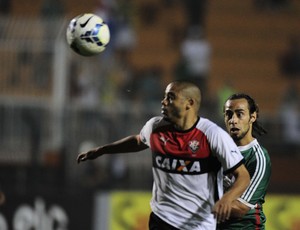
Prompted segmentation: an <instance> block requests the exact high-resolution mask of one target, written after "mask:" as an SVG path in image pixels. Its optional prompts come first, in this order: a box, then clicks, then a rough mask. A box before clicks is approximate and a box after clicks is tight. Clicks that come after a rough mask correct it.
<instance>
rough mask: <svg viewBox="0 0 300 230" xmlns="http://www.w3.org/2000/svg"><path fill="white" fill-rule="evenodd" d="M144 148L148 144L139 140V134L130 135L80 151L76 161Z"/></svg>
mask: <svg viewBox="0 0 300 230" xmlns="http://www.w3.org/2000/svg"><path fill="white" fill-rule="evenodd" d="M146 148H148V146H147V145H145V144H144V143H143V142H141V140H140V137H139V135H132V136H128V137H125V138H123V139H121V140H118V141H115V142H113V143H111V144H107V145H103V146H100V147H98V148H95V149H91V150H89V151H87V152H83V153H80V154H79V155H78V157H77V163H80V162H82V161H86V160H94V159H96V158H97V157H99V156H102V155H104V154H114V153H129V152H137V151H142V150H144V149H146Z"/></svg>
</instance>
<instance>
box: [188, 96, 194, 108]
mask: <svg viewBox="0 0 300 230" xmlns="http://www.w3.org/2000/svg"><path fill="white" fill-rule="evenodd" d="M187 101H188V103H187V105H186V108H187V109H190V108H191V107H193V105H194V104H195V101H194V99H193V98H189V99H188V100H187Z"/></svg>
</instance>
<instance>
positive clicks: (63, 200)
mask: <svg viewBox="0 0 300 230" xmlns="http://www.w3.org/2000/svg"><path fill="white" fill-rule="evenodd" d="M3 2H5V1H3ZM8 2H10V7H8V8H5V4H2V6H1V7H2V9H1V10H2V13H1V17H0V53H1V55H0V59H1V61H0V146H1V147H0V188H1V189H2V190H3V191H4V192H5V194H6V196H7V199H6V203H5V205H4V206H2V207H0V229H1V230H2V229H3V230H6V229H5V227H7V229H38V230H47V229H49V230H50V229H58V227H60V229H71V230H77V229H78V230H82V229H93V230H96V229H97V230H99V229H100V230H106V229H113V230H117V229H135V230H136V229H145V224H146V223H147V218H148V212H147V211H149V199H150V195H149V192H150V191H151V185H152V184H151V180H152V178H151V156H150V153H149V152H148V151H145V152H142V153H139V154H136V153H132V154H127V155H115V156H104V157H102V158H101V159H99V160H97V161H94V162H89V163H87V164H81V165H77V164H76V161H75V159H76V156H77V154H78V152H79V151H81V150H83V149H84V148H90V147H92V146H94V145H100V144H103V143H106V142H108V141H113V140H116V139H118V138H119V137H122V136H124V135H127V134H133V133H135V132H137V131H139V130H140V128H141V127H142V125H143V124H144V122H145V121H146V120H147V119H148V118H149V117H151V116H152V115H156V114H159V113H160V98H161V96H162V90H163V89H164V87H165V85H166V84H167V82H169V81H170V80H173V79H174V69H175V66H176V63H177V62H178V60H179V57H180V48H179V47H180V42H182V40H181V38H182V37H181V36H182V33H183V31H184V30H185V29H186V24H187V18H188V16H187V15H186V12H185V11H184V10H183V7H182V4H180V1H176V0H174V1H172V0H170V1H167V0H166V1H158V0H155V1H153V0H152V1H149V0H148V1H146V0H143V1H137V0H132V1H118V2H120V8H118V10H117V12H115V14H116V15H120V14H121V15H122V16H124V17H125V18H126V20H123V19H122V18H121V19H119V18H118V20H116V22H112V23H115V24H113V25H114V26H112V29H113V31H112V42H111V47H108V49H107V50H106V51H105V52H104V53H103V54H101V55H99V56H97V57H93V58H83V57H80V56H78V55H76V54H75V53H73V52H72V51H71V50H70V49H69V48H68V47H67V46H66V42H65V29H66V26H67V24H68V22H69V20H70V19H71V18H73V17H74V16H76V15H78V14H80V13H83V12H99V10H101V12H105V13H108V12H107V9H104V8H103V5H102V7H101V6H100V4H99V2H98V1H96V0H87V1H71V0H62V1H61V3H62V8H59V7H58V5H57V6H56V7H58V8H54V10H53V11H52V12H51V8H48V11H46V10H44V8H43V7H44V5H43V3H44V2H43V1H42V0H27V1H20V0H11V1H8ZM45 2H47V1H45ZM49 2H52V3H59V1H49ZM103 2H105V1H103ZM255 2H259V1H250V0H245V1H239V0H231V1H217V0H211V1H207V4H206V7H205V14H204V15H205V20H204V23H203V29H204V30H205V34H206V39H207V41H209V43H210V45H211V47H212V56H211V70H210V73H209V77H208V86H207V94H206V95H205V96H204V97H206V98H205V100H207V101H209V103H206V104H204V106H203V109H202V112H203V114H202V115H204V116H208V117H211V118H212V119H213V120H215V121H216V122H218V123H220V124H221V123H222V122H221V120H220V114H221V110H219V108H218V107H219V106H218V104H217V103H215V99H216V98H217V97H218V92H219V91H220V90H221V89H222V87H223V86H225V85H226V84H227V81H228V80H230V83H231V84H233V86H234V89H235V90H238V91H245V92H247V93H249V94H251V95H253V96H254V97H255V98H256V100H257V102H258V104H259V106H260V108H261V118H260V119H261V120H262V123H263V124H264V125H265V126H266V127H267V129H268V130H269V134H268V135H267V136H265V137H263V138H261V139H260V140H261V142H262V143H263V145H264V146H265V147H266V148H267V149H268V150H269V153H270V156H271V159H272V163H273V174H272V178H271V184H270V187H269V194H268V196H267V203H266V213H267V218H268V225H267V227H268V228H267V229H280V230H281V229H291V230H292V229H293V230H294V229H300V214H299V212H298V211H297V210H298V209H299V207H300V196H298V194H299V192H300V182H299V181H300V176H299V175H300V174H299V166H298V162H299V156H300V155H299V154H300V152H299V146H297V145H296V146H293V148H292V149H289V148H288V146H287V144H286V143H285V142H284V135H283V131H282V130H283V126H282V123H281V120H280V116H279V114H280V110H281V101H282V99H283V97H284V93H285V91H286V89H287V87H288V85H289V84H294V85H296V86H298V87H299V85H300V76H297V77H296V78H293V79H292V80H291V79H290V78H288V77H287V76H284V74H283V73H282V72H281V71H280V70H279V63H278V58H279V56H280V55H281V53H282V52H283V51H284V50H285V48H286V46H287V41H288V40H289V38H290V36H291V35H296V36H298V38H299V36H300V23H299V22H300V2H299V1H298V0H293V1H289V4H288V5H285V6H281V7H274V8H272V7H270V8H269V7H267V8H259V9H258V8H256V7H255V4H254V3H255ZM270 2H272V1H270ZM274 2H276V1H274ZM278 2H280V1H278ZM49 9H50V10H49ZM105 10H106V11H105ZM47 12H48V13H49V14H47ZM53 12H54V13H53ZM114 17H115V15H113V16H112V18H111V19H115V18H114ZM116 18H117V17H116ZM122 26H124V27H126V28H128V29H129V32H131V33H129V35H128V34H127V35H128V36H129V38H130V39H131V41H129V42H128V40H126V39H125V43H124V44H119V43H118V36H117V31H118V30H119V29H120V28H122ZM127 32H128V31H127ZM125 34H126V33H125ZM114 35H115V36H114ZM126 42H127V43H126ZM160 89H161V90H160ZM160 91H161V92H160ZM298 93H299V92H298ZM299 143H300V140H299ZM25 223H26V224H25ZM18 226H19V228H18ZM20 226H21V227H20Z"/></svg>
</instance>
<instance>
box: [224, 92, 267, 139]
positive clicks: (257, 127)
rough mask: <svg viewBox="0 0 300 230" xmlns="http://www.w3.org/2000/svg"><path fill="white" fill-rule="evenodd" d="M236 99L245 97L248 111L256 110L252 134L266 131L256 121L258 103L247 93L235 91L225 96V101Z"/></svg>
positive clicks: (260, 133) (261, 133)
mask: <svg viewBox="0 0 300 230" xmlns="http://www.w3.org/2000/svg"><path fill="white" fill-rule="evenodd" d="M237 99H246V101H247V102H248V108H249V112H250V114H252V113H254V112H256V114H257V117H256V120H255V122H254V123H253V126H252V127H253V134H252V135H253V136H254V137H255V136H256V135H255V134H258V135H259V136H261V135H263V134H266V133H268V132H267V130H266V129H265V128H264V127H263V126H262V125H261V124H260V123H259V122H258V117H259V107H258V104H257V103H256V102H255V100H254V99H253V98H252V97H251V96H249V95H248V94H245V93H235V94H232V95H231V96H230V97H228V98H227V100H226V101H229V100H237Z"/></svg>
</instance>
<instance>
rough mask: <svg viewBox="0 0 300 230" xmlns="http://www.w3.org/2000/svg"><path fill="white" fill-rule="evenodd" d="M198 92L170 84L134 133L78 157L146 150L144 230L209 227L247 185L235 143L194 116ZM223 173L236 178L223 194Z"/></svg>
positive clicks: (222, 218) (223, 217) (227, 213)
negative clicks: (148, 190)
mask: <svg viewBox="0 0 300 230" xmlns="http://www.w3.org/2000/svg"><path fill="white" fill-rule="evenodd" d="M200 102H201V92H200V90H199V88H198V87H197V86H196V85H194V84H192V83H189V82H172V83H170V84H169V85H168V86H167V88H166V90H165V96H164V98H163V100H162V102H161V104H162V116H158V117H153V118H152V119H150V120H149V121H148V122H147V123H146V124H145V126H144V127H143V128H142V130H141V132H140V133H139V134H138V135H133V136H129V137H126V138H124V139H121V140H119V141H116V142H114V143H111V144H107V145H104V146H100V147H98V148H96V149H92V150H90V151H88V152H84V153H81V154H79V155H78V158H77V161H78V163H79V162H81V161H85V160H88V159H95V158H97V157H99V156H101V155H103V154H113V153H125V152H136V151H141V150H144V149H146V148H150V149H151V151H152V159H153V162H152V171H153V178H154V183H153V190H152V199H151V208H152V213H151V215H150V220H149V229H150V230H176V229H177V230H178V229H180V230H202V229H207V230H211V229H215V228H216V224H217V221H218V222H222V221H225V220H226V219H228V218H229V217H230V214H231V207H232V205H231V204H232V202H233V201H234V200H236V199H237V198H238V197H240V196H241V195H242V194H243V192H244V191H245V189H246V188H247V186H248V185H249V182H250V177H249V173H248V172H247V170H246V168H245V166H244V164H243V162H244V158H243V156H242V155H241V153H240V151H239V149H238V148H237V146H236V144H235V143H234V141H233V140H232V138H231V137H230V136H229V134H228V133H226V132H225V131H224V130H223V129H221V128H220V127H219V126H217V125H216V124H215V123H213V122H211V121H210V120H208V119H206V118H203V117H200V116H199V115H198V112H199V109H200ZM223 173H224V174H229V173H230V174H233V175H234V176H235V178H236V181H235V183H234V185H233V186H232V187H231V189H230V191H229V192H227V193H226V194H224V195H223Z"/></svg>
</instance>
